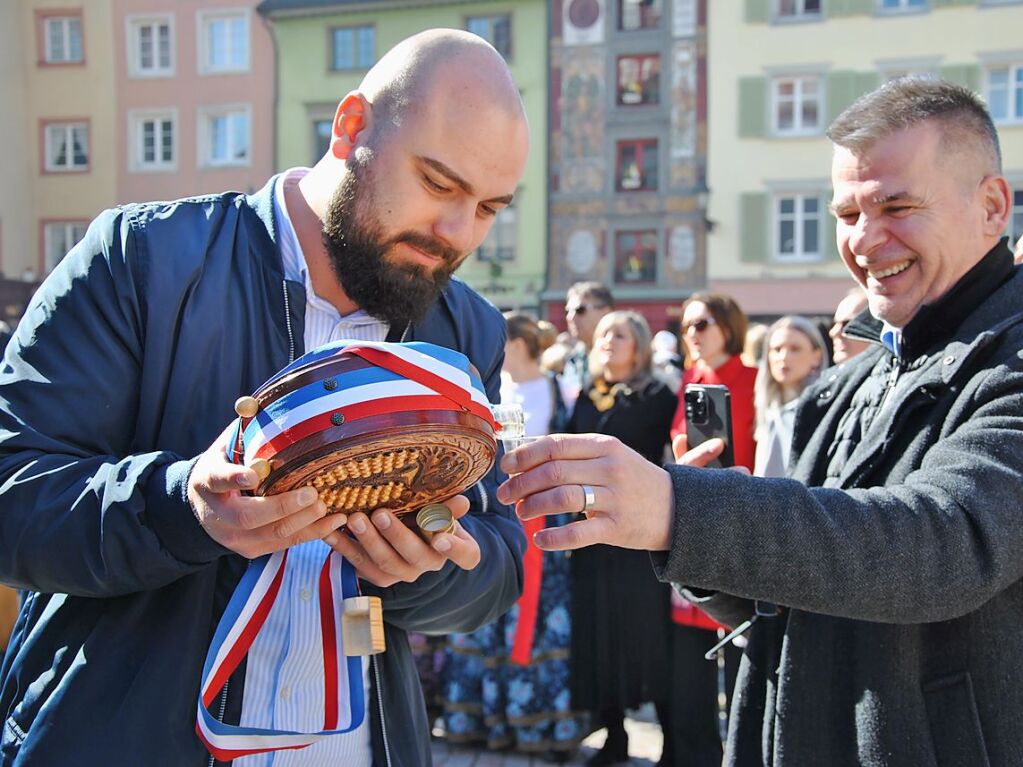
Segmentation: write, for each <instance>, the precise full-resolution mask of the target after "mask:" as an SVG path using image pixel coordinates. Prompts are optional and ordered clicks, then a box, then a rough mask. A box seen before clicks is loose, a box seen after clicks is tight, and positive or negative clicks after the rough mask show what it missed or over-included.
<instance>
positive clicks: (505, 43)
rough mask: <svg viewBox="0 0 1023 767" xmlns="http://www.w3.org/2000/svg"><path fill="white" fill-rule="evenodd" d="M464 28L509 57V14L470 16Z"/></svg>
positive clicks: (510, 47) (510, 50) (510, 48)
mask: <svg viewBox="0 0 1023 767" xmlns="http://www.w3.org/2000/svg"><path fill="white" fill-rule="evenodd" d="M465 28H466V29H467V30H468V31H469V32H472V33H473V34H474V35H479V36H480V37H482V38H483V39H484V40H486V41H487V42H488V43H490V44H491V45H492V46H494V48H496V49H497V52H498V53H500V54H501V55H502V56H504V57H505V58H506V59H510V58H511V52H512V44H511V16H507V15H505V16H470V17H469V18H467V19H466V20H465Z"/></svg>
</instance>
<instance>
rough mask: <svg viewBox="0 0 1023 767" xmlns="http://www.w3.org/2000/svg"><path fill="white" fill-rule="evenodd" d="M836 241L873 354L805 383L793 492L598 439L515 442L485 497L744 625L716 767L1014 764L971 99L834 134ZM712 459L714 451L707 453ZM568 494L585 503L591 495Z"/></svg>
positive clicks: (1012, 686) (855, 120) (1012, 418)
mask: <svg viewBox="0 0 1023 767" xmlns="http://www.w3.org/2000/svg"><path fill="white" fill-rule="evenodd" d="M828 135H829V137H830V138H831V139H832V141H833V142H834V145H835V150H834V160H833V168H832V180H833V184H834V198H833V201H832V204H831V208H832V211H833V212H834V214H835V216H836V218H837V234H838V243H839V248H840V250H841V253H842V258H843V259H844V261H845V263H846V266H847V267H848V268H849V271H850V272H851V273H852V275H853V277H854V278H855V279H856V281H857V282H858V283H859V284H860V285H861V286H863V288H864V289H865V290H866V292H867V294H868V296H869V313H867V312H865V313H864V314H863V315H861V316H860V317H859V318H857V320H856V321H855V322H854V323H853V324H852V325H850V328H849V329H848V330H847V332H850V333H854V334H856V335H857V336H859V337H860V338H863V339H865V340H869V341H871V342H872V343H873V348H872V349H871V350H869V351H867V352H864V353H863V354H861V355H860V356H859V357H857V358H856V359H854V360H852V361H851V362H850V363H848V364H846V365H844V366H841V367H839V368H835V369H833V370H832V371H829V374H828V375H827V376H824V377H822V379H821V380H819V381H818V382H817V383H816V384H815V385H814V386H813V387H811V388H810V389H808V390H807V392H806V393H805V394H804V397H803V399H802V402H801V404H800V408H799V411H798V413H797V415H796V427H795V434H794V441H793V447H792V464H791V467H790V468H791V477H792V478H791V479H761V478H755V477H748V476H743V475H741V474H739V473H737V472H734V471H723V470H713V469H699V468H695V466H696V465H702V464H703V463H705V461H706V457H707V454H708V453H713V452H714V450H713V449H712V448H703V449H701V448H696V449H694V450H693V451H690V453H689V454H688V455H687V456H686V457H685V459H684V461H685V462H687V463H690V464H694V465H693V466H669V467H667V468H666V470H662V469H659V468H657V467H653V466H650V465H649V464H647V465H644V462H643V461H642V460H641V459H639V458H638V457H637V456H635V455H634V454H632V453H631V452H630V451H628V450H627V449H626V448H624V447H623V446H621V445H620V444H617V443H615V442H614V441H613V440H610V439H604V438H597V437H593V436H590V437H587V436H577V437H565V438H562V437H555V438H551V439H547V440H543V441H540V442H537V443H534V444H531V445H527V446H525V447H523V448H520V449H519V450H518V451H516V452H514V453H512V454H510V455H509V456H507V457H506V459H505V461H504V463H503V466H504V468H505V469H506V470H507V471H508V472H509V473H517V472H522V473H518V474H517V476H514V477H513V478H512V479H510V480H509V481H508V482H507V483H506V484H505V485H504V486H502V488H501V489H500V490H499V494H498V497H499V498H500V499H501V500H503V501H506V502H518V513H519V515H520V516H521V517H522V518H524V519H528V518H532V517H535V516H537V515H540V514H547V513H551V512H557V511H565V510H572V511H579V510H581V509H582V510H585V511H586V512H587V514H588V519H586V520H585V521H581V522H578V523H576V524H574V525H569V526H566V527H562V528H559V529H549V530H545V531H543V532H541V533H539V534H538V535H537V542H538V544H539V545H540V546H541V547H542V548H548V549H562V548H576V547H579V546H585V545H589V544H592V543H596V542H604V543H612V544H615V545H619V546H626V547H630V548H641V549H648V550H650V551H651V552H655V553H654V563H655V567H656V569H657V571H658V574H659V575H660V576H661V577H662V578H664V579H665V580H670V581H673V582H675V583H678V584H684V585H685V586H686V587H687V589H686V592H687V594H688V595H689V596H690V597H691V598H692V599H693V600H694V601H697V602H698V603H699V604H700V606H701V607H704V608H706V609H707V610H708V611H709V612H711V613H712V614H713V615H715V616H716V617H718V618H719V619H721V620H723V621H725V622H726V623H730V624H733V625H734V624H736V623H738V622H740V621H743V620H745V619H747V618H749V617H750V615H751V614H752V613H753V604H754V600H760V601H761V602H762V603H763V602H771V603H777V604H778V605H781V608H780V612H779V614H778V615H777V616H775V617H764V618H761V619H760V620H757V621H756V622H755V623H754V625H753V627H752V630H751V631H750V633H749V645H748V648H747V650H746V653H745V657H744V659H743V664H742V668H741V671H740V675H739V680H738V684H737V690H736V696H735V701H734V705H733V709H732V722H731V729H730V734H729V738H728V744H727V753H726V762H727V763H728V764H731V765H761V764H763V765H775V766H778V767H784V766H786V765H795V766H797V767H804V766H805V765H828V767H844V766H845V765H849V766H850V767H852V765H899V766H902V765H905V766H906V767H930V766H931V765H940V766H941V767H959V766H969V767H974V766H976V765H1006V766H1008V765H1020V764H1023V663H1021V662H1020V657H1021V656H1023V580H1021V578H1023V513H1021V508H1020V507H1021V501H1023V352H1021V348H1023V314H1021V310H1023V300H1021V296H1023V272H1020V271H1019V269H1017V268H1015V267H1013V264H1012V254H1011V252H1010V251H1009V248H1008V247H1007V246H1006V244H1005V241H1004V240H1001V239H1000V236H1001V233H1002V230H1003V229H1004V228H1005V224H1006V221H1007V220H1008V217H1009V215H1010V211H1011V203H1010V199H1011V197H1010V192H1009V187H1008V185H1007V184H1006V182H1005V179H1004V178H1003V177H1002V175H1001V158H1000V152H999V147H998V138H997V134H996V133H995V129H994V126H993V125H992V122H991V119H990V116H989V115H988V113H987V111H986V109H985V108H984V106H983V104H982V103H981V102H980V101H979V100H978V99H977V98H976V96H975V95H974V94H972V93H970V92H969V91H966V90H964V89H962V88H960V87H958V86H955V85H951V84H948V83H944V82H940V81H935V80H923V79H904V80H898V81H895V82H892V83H889V84H887V85H885V86H884V87H882V88H881V89H879V90H878V91H875V92H873V93H870V94H867V95H866V96H864V97H862V98H861V99H860V100H858V101H857V102H856V103H854V104H853V105H852V106H851V107H849V109H847V110H846V112H845V113H843V114H842V115H841V116H840V117H839V118H838V119H837V120H836V121H835V123H834V124H833V125H832V126H831V128H830V129H829V132H828ZM716 447H717V449H720V444H718V445H717V446H716ZM583 486H585V487H586V489H585V490H584V489H582V487H583Z"/></svg>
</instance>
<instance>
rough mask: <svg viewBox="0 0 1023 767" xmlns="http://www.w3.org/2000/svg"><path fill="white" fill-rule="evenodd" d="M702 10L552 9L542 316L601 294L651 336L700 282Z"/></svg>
mask: <svg viewBox="0 0 1023 767" xmlns="http://www.w3.org/2000/svg"><path fill="white" fill-rule="evenodd" d="M707 5H708V4H707V3H706V2H705V0H555V2H553V3H551V13H552V20H551V40H550V46H551V73H550V99H551V151H550V166H549V187H550V213H549V216H550V238H549V253H550V260H549V264H548V281H547V286H546V290H545V292H544V295H543V298H544V300H545V302H546V304H547V314H548V317H549V318H550V319H551V320H552V321H554V322H556V323H557V324H559V325H562V326H563V325H564V318H563V316H562V312H563V307H564V298H565V291H566V290H567V288H568V287H569V286H570V285H571V284H572V283H574V282H578V281H582V280H596V281H598V282H602V283H604V284H606V285H608V286H609V287H610V288H611V290H612V292H613V293H614V296H615V300H616V304H617V305H619V306H622V307H632V308H636V309H638V310H639V311H641V312H642V313H643V314H644V315H646V317H647V320H648V321H649V322H650V325H651V327H652V329H653V330H655V331H656V330H660V329H662V328H665V327H668V326H671V325H673V324H677V321H678V313H679V312H678V310H679V305H680V304H681V301H682V300H683V299H684V297H685V296H687V295H689V294H690V293H692V292H693V291H694V290H696V289H699V288H702V287H704V286H705V285H706V281H707V260H706V258H705V252H706V236H707V221H706V217H705V215H704V210H703V206H704V203H705V200H706V175H705V173H706V153H707V142H708V136H707V130H706V120H707V97H706V89H705V83H706V37H707V21H706V6H707Z"/></svg>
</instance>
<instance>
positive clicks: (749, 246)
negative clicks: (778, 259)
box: [739, 192, 772, 263]
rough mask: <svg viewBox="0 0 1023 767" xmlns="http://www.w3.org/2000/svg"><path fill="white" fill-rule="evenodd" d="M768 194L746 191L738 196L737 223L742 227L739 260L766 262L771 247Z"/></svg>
mask: <svg viewBox="0 0 1023 767" xmlns="http://www.w3.org/2000/svg"><path fill="white" fill-rule="evenodd" d="M767 206H768V196H767V194H765V193H763V192H746V193H744V194H742V195H741V196H740V198H739V225H740V226H741V227H742V232H741V238H742V239H741V242H742V250H741V252H740V253H739V260H741V261H744V262H747V263H766V262H767V259H768V254H769V253H770V248H771V236H772V235H771V231H770V223H769V220H768V210H767Z"/></svg>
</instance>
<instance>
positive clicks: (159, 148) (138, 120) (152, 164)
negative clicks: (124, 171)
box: [128, 112, 177, 171]
mask: <svg viewBox="0 0 1023 767" xmlns="http://www.w3.org/2000/svg"><path fill="white" fill-rule="evenodd" d="M176 123H177V120H176V118H175V115H174V114H173V112H157V113H153V112H150V113H145V114H132V115H131V122H130V126H131V136H130V137H129V141H130V147H131V148H130V151H131V155H130V157H129V162H128V167H129V168H130V169H131V170H133V171H150V170H174V169H175V168H176V167H177V143H176V142H175V136H176V134H177V129H176Z"/></svg>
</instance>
